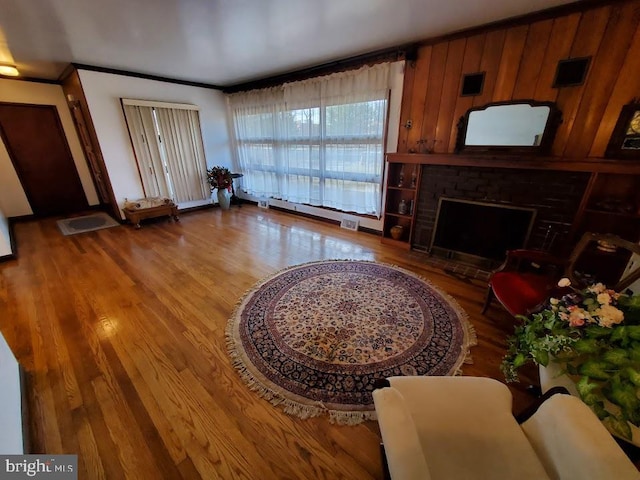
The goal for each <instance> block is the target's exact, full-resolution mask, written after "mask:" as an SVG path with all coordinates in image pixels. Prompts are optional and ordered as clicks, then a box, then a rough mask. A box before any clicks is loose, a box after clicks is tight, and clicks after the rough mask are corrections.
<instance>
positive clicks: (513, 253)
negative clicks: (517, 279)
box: [507, 249, 568, 267]
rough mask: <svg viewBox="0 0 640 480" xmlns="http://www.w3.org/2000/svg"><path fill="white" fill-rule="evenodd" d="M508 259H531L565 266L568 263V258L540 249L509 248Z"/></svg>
mask: <svg viewBox="0 0 640 480" xmlns="http://www.w3.org/2000/svg"><path fill="white" fill-rule="evenodd" d="M507 259H518V260H529V261H532V262H536V263H546V264H553V265H558V266H560V267H563V266H565V265H566V264H567V262H568V259H566V258H560V257H556V256H555V255H551V254H550V253H547V252H542V251H540V250H524V249H520V250H509V251H508V252H507Z"/></svg>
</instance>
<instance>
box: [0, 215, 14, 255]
mask: <svg viewBox="0 0 640 480" xmlns="http://www.w3.org/2000/svg"><path fill="white" fill-rule="evenodd" d="M12 253H13V250H11V236H10V235H9V222H8V221H7V217H6V216H5V214H4V212H3V211H2V208H0V257H4V256H5V255H11V254H12Z"/></svg>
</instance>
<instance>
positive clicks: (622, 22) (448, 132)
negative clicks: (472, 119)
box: [398, 0, 640, 159]
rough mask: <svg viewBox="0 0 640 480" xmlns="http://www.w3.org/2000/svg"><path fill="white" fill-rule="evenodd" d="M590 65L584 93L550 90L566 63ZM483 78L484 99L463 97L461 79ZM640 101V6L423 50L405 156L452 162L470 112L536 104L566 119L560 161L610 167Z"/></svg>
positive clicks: (407, 112) (403, 143) (608, 8)
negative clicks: (446, 157) (618, 130)
mask: <svg viewBox="0 0 640 480" xmlns="http://www.w3.org/2000/svg"><path fill="white" fill-rule="evenodd" d="M585 56H591V57H592V59H591V64H590V66H589V71H588V73H587V78H586V81H585V82H584V84H583V85H581V86H574V87H564V88H552V86H551V85H552V83H553V79H554V76H555V72H556V66H557V63H558V60H561V59H566V58H576V57H585ZM480 71H484V72H486V73H485V83H484V88H483V91H482V93H481V94H480V95H477V96H473V97H461V96H460V90H461V83H462V76H463V74H467V73H476V72H480ZM635 97H640V0H629V1H623V2H613V3H611V4H604V5H600V6H596V7H593V6H592V7H591V8H589V9H586V10H584V11H582V12H577V13H570V14H566V15H563V16H558V17H555V18H551V19H549V18H547V19H542V20H536V21H531V22H529V23H525V24H522V23H520V24H515V25H513V26H511V27H501V28H495V27H494V28H488V29H487V30H486V31H484V32H480V33H478V32H475V33H473V34H470V35H468V36H462V37H457V38H452V39H450V40H443V41H439V42H436V43H433V44H425V45H423V46H421V47H420V48H419V49H418V55H417V60H416V61H415V62H410V63H408V64H407V67H406V71H405V80H404V93H403V100H402V113H401V121H400V125H401V126H400V136H399V140H398V152H400V153H412V152H421V153H426V152H425V150H424V149H425V148H432V149H433V152H435V153H452V152H453V150H454V147H455V139H456V134H457V128H456V125H457V122H458V120H459V118H460V117H461V116H462V115H464V113H465V112H466V111H467V109H469V108H470V107H472V106H480V105H484V104H486V103H489V102H496V101H504V100H517V99H534V100H540V101H554V102H556V103H557V106H558V108H559V109H560V110H561V111H562V114H563V119H564V121H563V123H562V125H561V126H560V128H559V130H558V133H557V136H556V140H555V142H554V145H553V149H552V154H553V156H555V157H564V158H565V159H583V158H586V157H602V156H604V152H605V149H606V146H607V143H608V142H609V138H610V136H611V132H612V131H613V128H614V126H615V124H616V121H617V119H618V115H619V114H620V110H621V108H622V106H623V105H624V104H626V103H628V102H630V101H631V100H632V99H633V98H635ZM408 120H411V121H412V127H411V128H409V129H408V128H405V127H404V125H405V124H406V122H407V121H408ZM434 139H435V143H434Z"/></svg>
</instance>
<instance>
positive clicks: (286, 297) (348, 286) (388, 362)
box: [227, 260, 476, 425]
mask: <svg viewBox="0 0 640 480" xmlns="http://www.w3.org/2000/svg"><path fill="white" fill-rule="evenodd" d="M475 344H476V336H475V332H474V329H473V327H472V325H471V324H470V323H469V321H468V320H467V315H466V314H465V312H464V311H463V310H462V308H460V306H459V305H458V304H457V302H456V301H455V300H454V299H453V298H451V297H450V296H449V295H447V294H446V293H444V292H442V291H441V290H439V289H438V288H437V287H435V286H434V285H432V284H431V283H429V282H428V281H426V280H424V279H422V278H420V277H419V276H417V275H416V274H414V273H412V272H410V271H407V270H404V269H401V268H399V267H394V266H391V265H385V264H381V263H375V262H367V261H352V260H330V261H323V262H312V263H307V264H303V265H297V266H294V267H290V268H288V269H286V270H283V271H282V272H280V273H277V274H275V275H273V276H271V277H270V278H268V279H266V280H264V281H262V282H260V283H258V284H257V285H256V286H254V288H253V289H252V290H250V291H249V292H248V293H247V294H245V297H244V298H243V299H242V301H241V302H240V304H239V306H238V308H237V310H236V312H235V314H234V316H233V317H232V318H231V319H230V320H229V324H228V326H227V345H228V348H229V352H230V355H231V358H232V360H233V364H234V366H235V367H236V368H237V369H238V371H239V372H240V376H241V377H242V379H243V380H244V381H245V382H246V383H247V385H248V386H249V388H251V389H252V390H254V391H256V392H257V393H258V394H259V395H260V396H262V397H263V398H265V399H267V400H269V401H270V402H271V403H272V404H274V405H280V406H281V407H283V409H284V411H285V412H286V413H288V414H291V415H295V416H298V417H300V418H308V417H313V416H317V415H320V414H323V413H325V414H328V415H329V418H330V420H331V421H332V422H336V423H341V424H351V425H353V424H357V423H360V422H362V421H364V420H368V419H374V418H375V413H374V407H373V399H372V396H371V393H372V391H373V388H374V384H375V381H376V380H377V379H381V378H387V377H391V376H394V375H455V374H459V373H460V369H461V366H462V364H463V362H470V356H469V347H470V346H472V345H475Z"/></svg>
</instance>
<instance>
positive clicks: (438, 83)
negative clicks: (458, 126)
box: [418, 42, 449, 147]
mask: <svg viewBox="0 0 640 480" xmlns="http://www.w3.org/2000/svg"><path fill="white" fill-rule="evenodd" d="M448 51H449V42H443V43H438V44H436V45H434V46H433V50H432V52H431V65H430V68H429V84H428V88H427V99H426V101H425V105H424V114H423V117H422V129H421V135H420V138H419V139H418V140H424V141H426V142H428V143H431V142H432V141H433V140H435V138H436V125H437V123H438V114H439V112H440V100H441V99H442V85H443V82H444V72H445V67H446V64H447V53H448ZM436 147H438V145H436Z"/></svg>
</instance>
